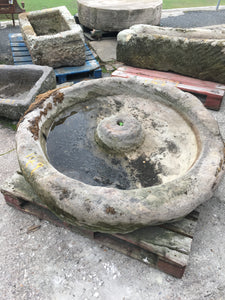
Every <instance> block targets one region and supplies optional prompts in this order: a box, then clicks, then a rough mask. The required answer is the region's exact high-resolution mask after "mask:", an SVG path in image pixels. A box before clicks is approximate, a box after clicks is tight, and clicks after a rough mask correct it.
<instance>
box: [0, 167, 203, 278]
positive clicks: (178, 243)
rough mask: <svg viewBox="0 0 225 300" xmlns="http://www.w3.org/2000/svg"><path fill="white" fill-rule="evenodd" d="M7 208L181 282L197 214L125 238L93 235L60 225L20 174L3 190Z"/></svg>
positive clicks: (127, 235)
mask: <svg viewBox="0 0 225 300" xmlns="http://www.w3.org/2000/svg"><path fill="white" fill-rule="evenodd" d="M1 192H2V193H3V195H4V197H5V201H6V203H7V204H8V205H10V206H13V207H15V208H16V209H18V210H20V211H23V212H25V213H28V214H32V215H35V216H37V217H38V218H40V219H44V220H48V221H50V222H51V223H53V224H55V225H57V226H61V227H65V228H68V229H70V230H72V231H75V232H78V233H80V234H82V235H85V236H88V237H89V238H92V239H94V240H96V241H97V242H99V243H101V244H102V245H104V246H107V247H109V248H112V249H114V250H116V251H118V252H120V253H123V254H125V255H128V256H130V257H132V258H134V259H137V260H139V261H142V262H144V263H146V264H147V265H149V266H151V267H154V268H157V269H159V270H161V271H163V272H165V273H168V274H170V275H172V276H174V277H177V278H181V277H182V276H183V273H184V271H185V268H186V266H187V263H188V258H189V254H190V251H191V244H192V239H193V235H194V231H195V228H196V225H197V220H198V215H199V212H198V211H197V210H195V211H194V212H192V213H191V214H189V215H188V216H186V217H185V218H183V219H181V220H180V221H177V222H173V223H166V224H163V225H160V226H149V227H145V228H143V229H139V230H136V231H134V232H132V233H128V234H106V233H101V232H92V231H89V230H86V229H83V228H80V227H77V226H73V225H70V224H68V223H65V222H63V221H62V220H60V219H59V218H58V217H56V216H55V215H54V214H53V213H51V212H50V211H49V209H48V208H47V207H46V206H45V205H44V204H43V203H42V202H41V200H40V199H39V198H38V197H37V196H36V195H35V194H34V192H33V190H32V188H31V186H30V185H29V184H28V183H27V182H26V181H25V179H24V178H23V176H22V175H21V174H20V173H16V174H14V175H13V177H12V178H11V179H10V180H9V181H8V182H6V183H5V184H4V186H2V189H1Z"/></svg>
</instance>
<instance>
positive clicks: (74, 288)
mask: <svg viewBox="0 0 225 300" xmlns="http://www.w3.org/2000/svg"><path fill="white" fill-rule="evenodd" d="M213 13H214V12H213ZM198 16H202V14H201V12H199V15H198ZM212 19H214V17H213V18H209V19H208V21H209V22H208V24H206V25H212V23H211V21H212ZM173 20H174V19H173ZM176 20H177V19H176ZM179 20H180V19H179ZM165 21H166V20H165V19H163V20H162V22H165ZM179 22H180V21H179ZM166 26H169V23H168V24H167V25H166ZM177 26H179V27H182V24H181V23H179V24H177ZM197 26H199V25H197ZM0 28H2V25H1V26H0ZM15 29H16V30H17V29H18V28H8V27H7V28H5V29H1V30H0V49H1V54H2V53H8V51H7V50H2V49H5V48H4V47H5V46H6V43H7V42H8V41H7V40H4V39H3V35H4V36H6V37H7V34H8V32H18V31H15ZM6 48H7V47H6ZM4 51H5V52H4ZM212 113H213V115H214V117H215V118H216V119H217V120H218V122H219V127H220V130H221V134H222V136H223V138H225V121H224V114H225V102H224V103H223V104H222V107H221V109H220V111H219V112H212ZM14 138H15V132H14V131H12V130H11V129H8V128H5V127H3V125H0V141H1V143H0V185H1V184H2V183H3V182H4V180H5V179H6V178H7V177H10V176H11V175H13V173H14V172H15V171H16V170H17V169H18V163H17V157H16V152H15V150H13V149H14V148H15V139H14ZM10 150H12V151H11V152H8V151H10ZM4 153H7V154H4ZM224 195H225V177H224V178H223V180H222V183H221V184H220V186H219V188H218V189H217V191H216V192H215V195H214V197H213V198H212V199H211V200H210V201H208V202H206V203H205V204H204V205H202V206H201V210H200V217H199V222H198V226H197V230H196V234H195V236H194V240H193V243H192V251H191V255H190V261H189V264H188V267H187V269H186V271H185V274H184V276H183V278H182V279H175V278H173V277H171V276H169V275H166V274H164V273H162V272H160V271H158V270H155V269H152V268H149V267H148V266H147V265H145V264H143V263H141V262H138V261H136V260H133V259H131V258H129V257H126V256H124V255H122V254H119V253H117V252H115V251H112V250H110V249H108V248H105V247H102V246H101V245H99V244H96V243H95V242H94V241H92V240H89V239H87V238H85V237H82V236H80V235H78V234H76V233H72V232H70V231H68V230H65V229H62V228H57V227H55V226H53V225H51V224H49V223H48V222H46V221H40V220H38V219H37V218H36V217H33V216H30V215H26V214H23V213H22V212H19V211H17V210H15V209H13V208H11V207H9V206H7V205H6V204H5V202H4V199H3V196H2V195H0V210H1V214H0V233H1V234H0V245H1V250H0V299H1V300H22V299H25V300H30V299H32V300H38V299H40V300H72V299H75V300H85V299H87V300H92V299H100V300H156V299H157V300H203V299H204V300H205V299H206V300H223V299H225V272H224V269H225V255H224V249H225V238H224V232H225V218H224V215H225V196H224ZM33 225H40V228H39V229H38V230H37V231H35V232H30V233H27V231H28V229H29V228H30V227H31V226H33Z"/></svg>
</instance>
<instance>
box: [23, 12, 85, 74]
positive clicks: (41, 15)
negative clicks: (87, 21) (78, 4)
mask: <svg viewBox="0 0 225 300" xmlns="http://www.w3.org/2000/svg"><path fill="white" fill-rule="evenodd" d="M19 22H20V28H21V32H22V35H23V38H24V41H25V43H26V45H27V47H28V49H29V52H30V54H31V57H32V61H33V63H34V64H37V65H46V66H50V67H53V68H57V67H61V66H80V65H83V64H84V63H85V47H84V37H83V32H82V30H81V27H80V26H79V25H78V24H75V21H74V18H73V16H72V15H71V14H70V12H69V11H68V10H67V8H66V7H65V6H60V7H55V8H49V9H43V10H38V11H33V12H28V13H23V14H20V15H19Z"/></svg>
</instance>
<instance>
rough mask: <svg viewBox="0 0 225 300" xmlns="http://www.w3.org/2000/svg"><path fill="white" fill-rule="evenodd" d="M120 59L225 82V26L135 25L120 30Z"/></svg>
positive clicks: (138, 65) (118, 49)
mask: <svg viewBox="0 0 225 300" xmlns="http://www.w3.org/2000/svg"><path fill="white" fill-rule="evenodd" d="M117 59H118V60H119V61H121V62H123V63H125V64H127V65H130V66H134V67H140V68H146V69H156V70H162V71H174V72H177V73H180V74H183V75H188V76H192V77H196V78H200V79H203V80H210V81H216V82H220V83H225V29H224V27H221V29H220V28H218V27H217V28H213V27H212V28H211V29H209V28H207V29H202V28H193V29H181V28H162V27H156V26H148V25H137V26H132V27H131V28H130V29H128V30H124V31H122V32H120V33H119V34H118V44H117Z"/></svg>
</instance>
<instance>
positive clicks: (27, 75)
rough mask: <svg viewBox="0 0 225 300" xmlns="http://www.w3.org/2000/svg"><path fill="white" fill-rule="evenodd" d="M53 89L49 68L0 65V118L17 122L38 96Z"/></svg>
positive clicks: (51, 73) (52, 71)
mask: <svg viewBox="0 0 225 300" xmlns="http://www.w3.org/2000/svg"><path fill="white" fill-rule="evenodd" d="M55 87H56V78H55V73H54V70H53V69H52V68H50V67H44V66H35V65H21V66H9V65H0V116H1V117H6V118H9V119H13V120H18V119H19V118H20V117H21V116H22V115H23V114H24V112H25V111H26V110H27V108H28V107H29V106H30V104H31V103H32V102H33V101H34V100H35V97H36V96H37V95H38V94H41V93H44V92H46V91H48V90H51V89H54V88H55Z"/></svg>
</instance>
